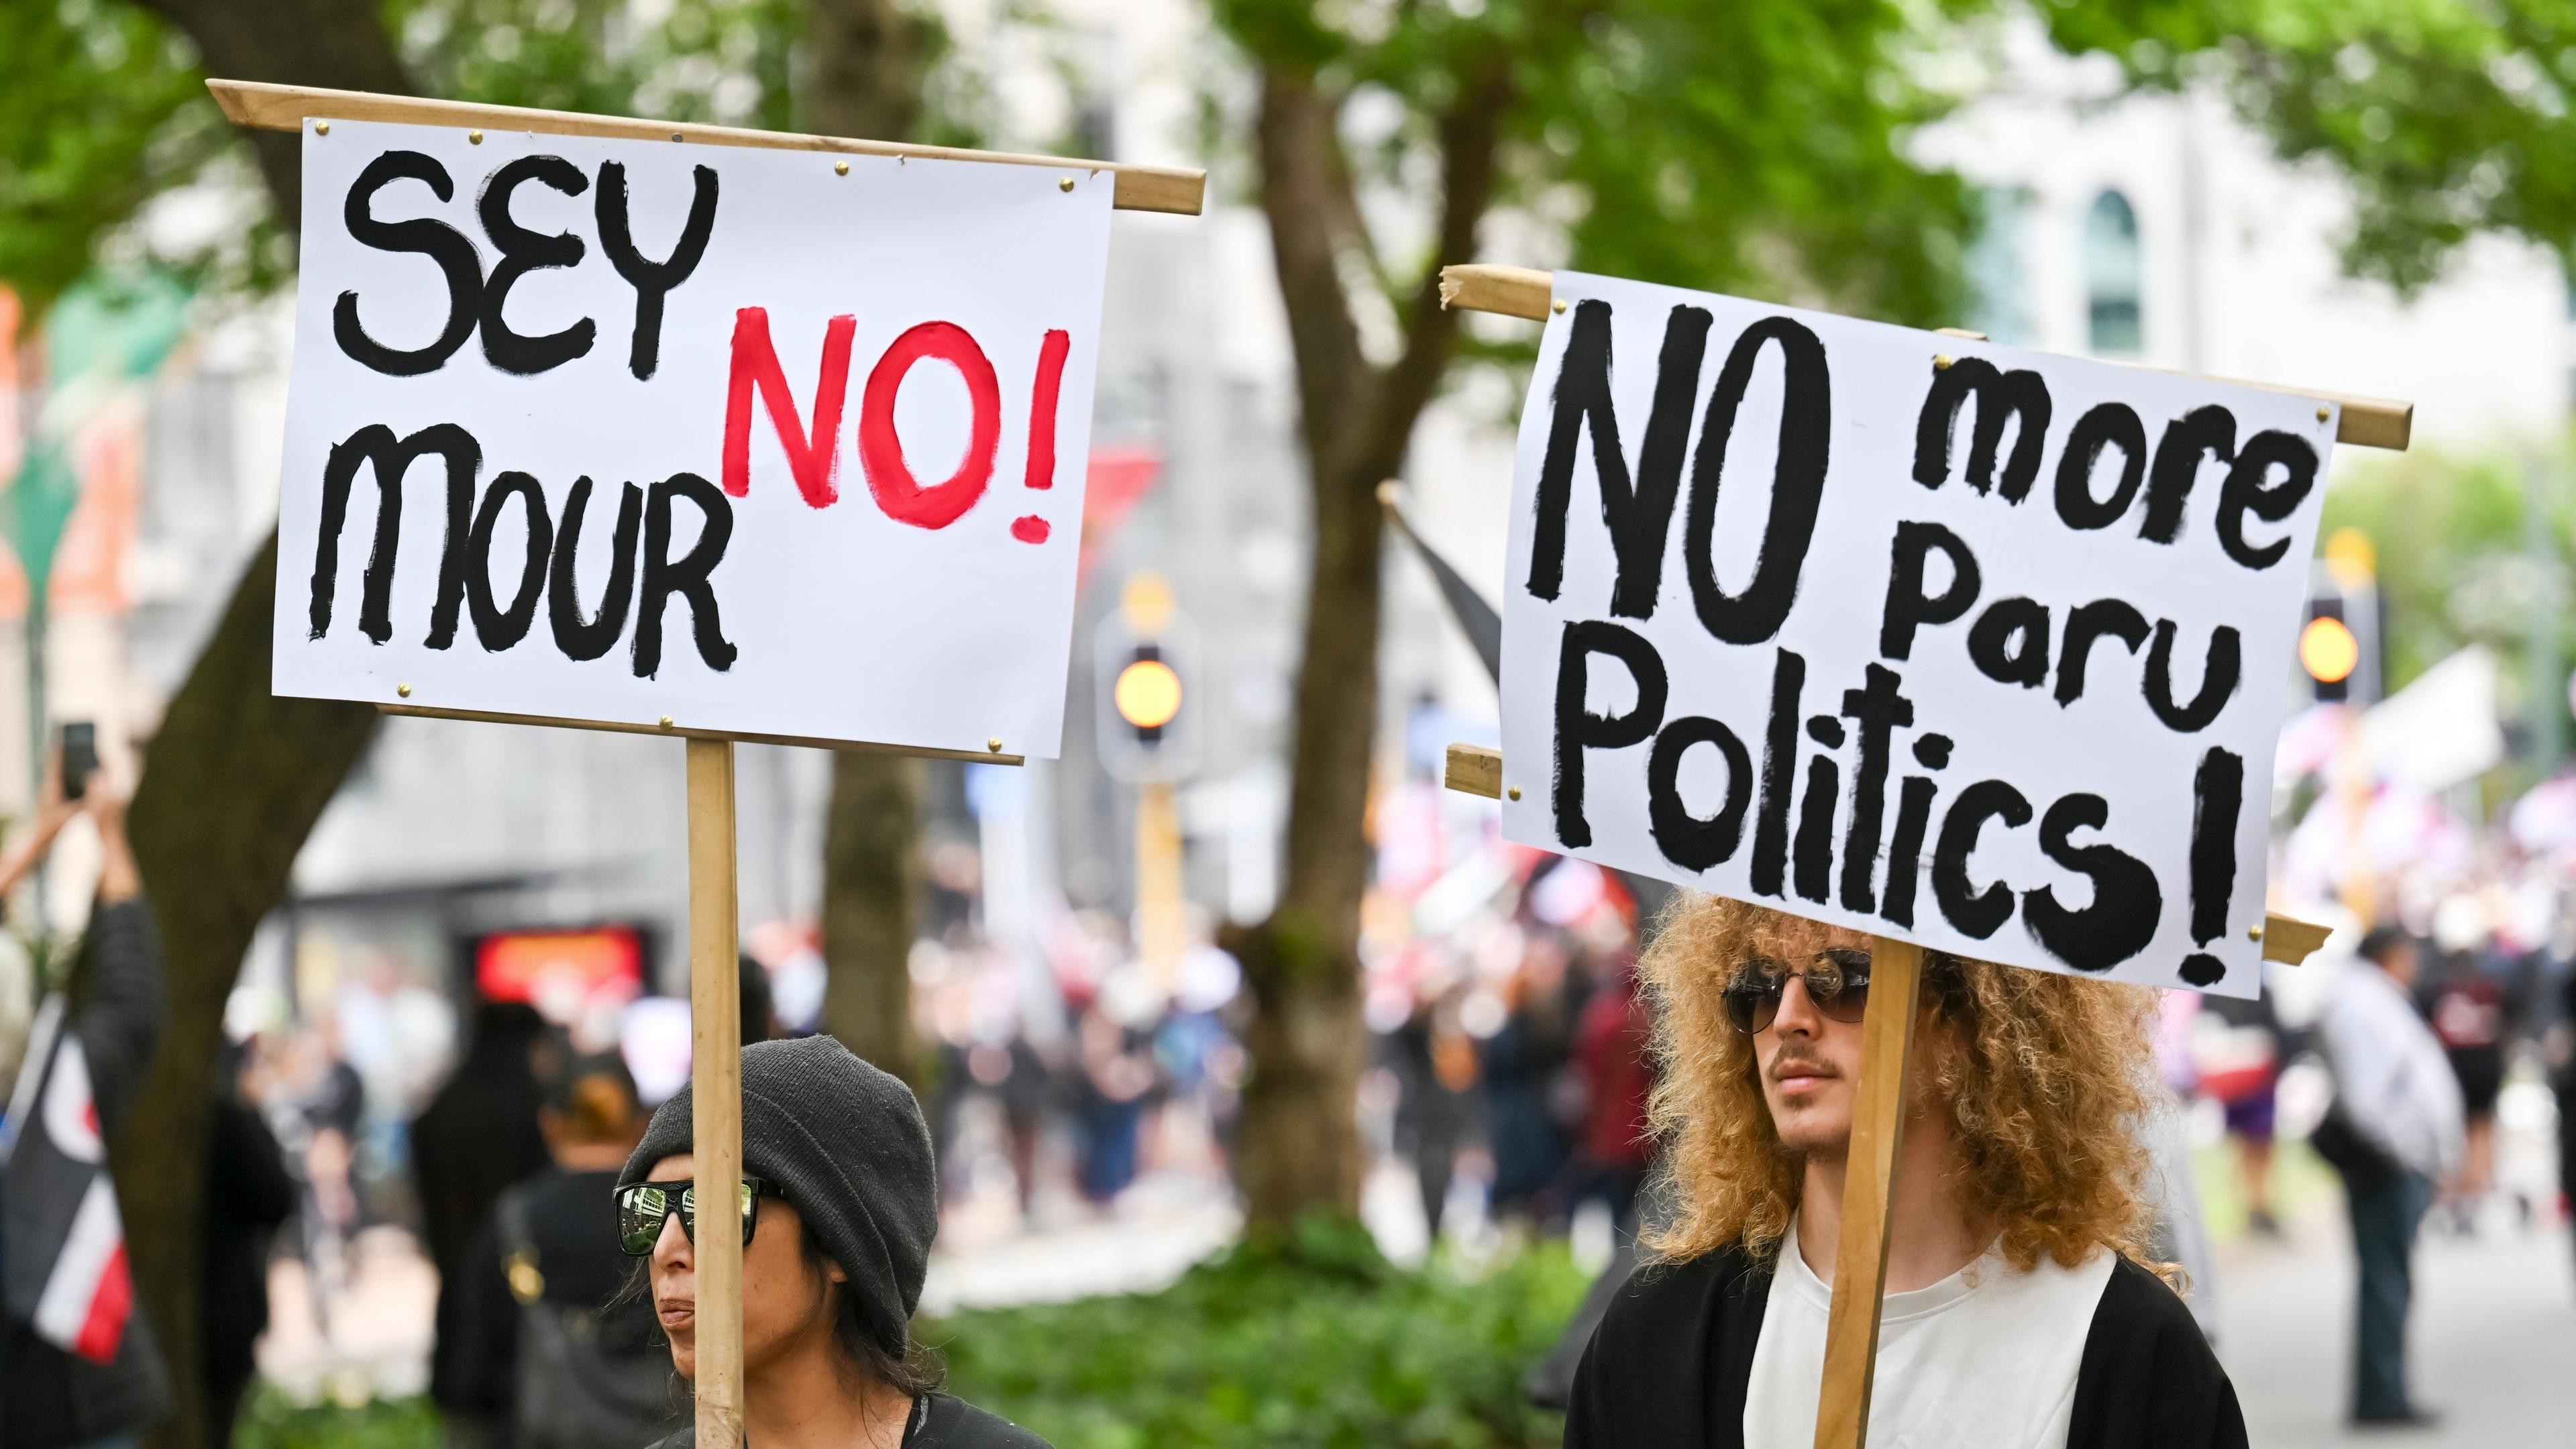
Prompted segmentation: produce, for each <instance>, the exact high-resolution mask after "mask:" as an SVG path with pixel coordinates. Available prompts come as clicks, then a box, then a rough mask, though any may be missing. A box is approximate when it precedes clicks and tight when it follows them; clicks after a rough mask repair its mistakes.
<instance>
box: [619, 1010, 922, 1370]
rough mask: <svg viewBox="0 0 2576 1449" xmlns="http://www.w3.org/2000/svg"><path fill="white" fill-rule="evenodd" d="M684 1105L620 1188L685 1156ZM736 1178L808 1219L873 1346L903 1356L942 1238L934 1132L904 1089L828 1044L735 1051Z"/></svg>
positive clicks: (657, 1119)
mask: <svg viewBox="0 0 2576 1449" xmlns="http://www.w3.org/2000/svg"><path fill="white" fill-rule="evenodd" d="M689 1096H690V1089H689V1088H687V1087H682V1088H681V1089H680V1092H679V1095H678V1096H675V1097H673V1098H671V1099H670V1100H669V1101H667V1102H664V1103H663V1104H662V1105H661V1107H660V1109H659V1110H657V1111H655V1112H654V1114H653V1123H652V1125H651V1126H649V1127H647V1128H646V1129H645V1130H644V1140H643V1141H642V1142H640V1143H637V1144H636V1147H635V1154H634V1155H633V1156H631V1157H629V1158H627V1159H626V1170H625V1171H624V1172H621V1173H619V1174H618V1175H617V1182H618V1185H619V1186H620V1187H623V1186H625V1185H626V1184H628V1183H633V1182H642V1181H644V1179H645V1174H646V1173H647V1172H649V1171H650V1170H651V1169H652V1166H653V1164H654V1163H656V1162H659V1161H661V1160H662V1159H663V1158H665V1157H671V1156H676V1155H678V1154H680V1153H683V1152H688V1151H690V1150H692V1143H693V1141H694V1138H693V1137H692V1134H691V1131H690V1118H689V1111H690V1108H689ZM742 1170H743V1171H744V1172H745V1173H746V1174H748V1175H750V1176H752V1177H758V1178H765V1179H767V1180H768V1181H769V1183H770V1184H771V1185H772V1186H774V1187H776V1188H777V1189H778V1194H779V1196H781V1197H783V1198H785V1199H786V1200H787V1202H788V1205H789V1206H791V1207H793V1208H795V1209H796V1211H797V1213H798V1214H799V1215H800V1216H802V1217H803V1218H804V1220H805V1231H806V1233H807V1234H808V1235H810V1236H811V1237H812V1238H813V1240H814V1242H815V1244H816V1246H818V1247H820V1248H821V1249H822V1250H823V1253H824V1255H825V1256H827V1257H829V1258H830V1259H831V1260H832V1261H833V1262H835V1263H838V1264H840V1265H841V1271H842V1272H844V1273H846V1274H848V1275H849V1279H850V1291H851V1296H852V1297H853V1298H854V1299H855V1300H856V1301H857V1304H858V1309H859V1321H860V1322H861V1323H863V1324H864V1325H866V1327H867V1330H868V1335H869V1337H871V1338H873V1339H874V1340H875V1341H876V1343H877V1346H878V1347H880V1348H882V1349H884V1350H885V1351H886V1353H887V1354H888V1355H889V1356H891V1357H893V1358H897V1359H900V1358H902V1357H903V1355H904V1345H905V1341H906V1336H907V1335H906V1330H907V1328H908V1326H909V1324H910V1322H911V1319H912V1310H913V1308H914V1307H915V1306H916V1305H918V1304H919V1303H920V1302H921V1280H922V1277H923V1275H924V1274H926V1273H927V1272H928V1271H929V1266H930V1240H931V1239H932V1238H933V1237H934V1236H936V1235H937V1234H938V1232H939V1188H938V1177H937V1172H936V1169H935V1168H934V1167H933V1166H932V1162H931V1155H930V1127H929V1124H927V1123H926V1122H924V1121H923V1120H922V1116H921V1104H920V1103H919V1102H917V1101H915V1100H914V1099H913V1095H912V1089H911V1088H910V1087H907V1086H905V1085H904V1084H903V1083H902V1082H900V1081H898V1080H896V1079H895V1078H894V1077H892V1076H889V1075H887V1074H886V1073H884V1072H881V1071H879V1070H877V1069H876V1068H875V1067H872V1066H870V1065H868V1064H867V1063H866V1062H863V1061H861V1060H859V1059H858V1058H857V1057H856V1056H853V1055H852V1054H851V1052H850V1049H849V1048H848V1047H845V1046H843V1045H841V1044H840V1043H839V1042H837V1041H834V1040H833V1039H832V1038H830V1037H828V1036H809V1037H804V1038H802V1039H799V1040H796V1041H764V1042H754V1043H752V1044H751V1045H750V1046H747V1047H744V1048H743V1049H742Z"/></svg>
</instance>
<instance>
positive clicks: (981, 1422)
mask: <svg viewBox="0 0 2576 1449" xmlns="http://www.w3.org/2000/svg"><path fill="white" fill-rule="evenodd" d="M697 1443H698V1431H697V1427H696V1426H695V1425H691V1426H690V1427H688V1428H685V1429H682V1430H681V1431H680V1432H678V1433H676V1434H673V1435H672V1436H671V1437H669V1438H667V1439H663V1440H660V1441H658V1442H656V1443H655V1444H654V1445H653V1446H652V1449H697ZM743 1449H752V1446H751V1445H750V1444H748V1443H746V1444H744V1445H743ZM903 1449H1049V1446H1048V1444H1047V1441H1045V1440H1044V1439H1041V1438H1039V1437H1038V1436H1037V1435H1035V1434H1032V1433H1030V1432H1029V1431H1028V1430H1026V1429H1023V1428H1021V1427H1020V1426H1019V1425H1017V1424H1014V1423H1012V1422H1011V1421H1010V1420H1008V1419H1005V1418H1002V1417H1000V1416H998V1415H994V1414H987V1413H985V1412H984V1411H983V1410H981V1409H979V1408H976V1407H975V1406H974V1405H973V1404H970V1403H968V1402H966V1401H965V1400H964V1399H960V1398H957V1397H955V1396H953V1395H949V1394H924V1395H922V1396H921V1397H920V1398H917V1399H915V1400H913V1401H912V1419H911V1421H910V1422H908V1423H906V1424H905V1425H904V1426H903Z"/></svg>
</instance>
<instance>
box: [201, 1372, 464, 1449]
mask: <svg viewBox="0 0 2576 1449" xmlns="http://www.w3.org/2000/svg"><path fill="white" fill-rule="evenodd" d="M445 1442H446V1438H445V1434H444V1432H443V1431H442V1429H441V1428H440V1424H439V1417H438V1410H436V1409H434V1408H432V1407H430V1402H429V1400H427V1399H425V1398H411V1399H369V1400H365V1401H362V1402H360V1403H358V1404H356V1405H354V1406H344V1405H341V1404H337V1403H334V1402H332V1401H331V1400H329V1399H324V1400H322V1401H321V1402H320V1403H314V1404H299V1403H297V1402H295V1401H294V1400H293V1399H290V1398H288V1397H287V1396H286V1395H285V1394H284V1393H283V1392H281V1391H280V1390H279V1389H278V1388H277V1386H276V1385H274V1384H261V1385H260V1386H259V1387H258V1390H257V1391H256V1392H255V1393H253V1394H252V1395H251V1399H250V1402H249V1403H248V1404H245V1405H243V1406H242V1413H241V1419H240V1421H239V1422H238V1423H237V1424H235V1425H234V1427H233V1449H442V1446H443V1445H444V1444H445Z"/></svg>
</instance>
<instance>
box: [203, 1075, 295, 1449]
mask: <svg viewBox="0 0 2576 1449" xmlns="http://www.w3.org/2000/svg"><path fill="white" fill-rule="evenodd" d="M256 1070H257V1043H256V1042H255V1041H254V1042H250V1043H244V1044H241V1045H237V1046H236V1045H230V1044H227V1045H226V1046H225V1048H224V1055H223V1059H222V1061H220V1062H219V1063H218V1064H217V1069H216V1077H215V1093H214V1120H213V1121H212V1122H211V1123H210V1124H208V1130H209V1133H210V1136H211V1142H210V1144H209V1146H208V1148H207V1151H206V1220H205V1239H204V1246H203V1248H202V1252H203V1254H204V1258H203V1260H202V1261H201V1262H200V1263H199V1264H198V1269H199V1274H200V1276H199V1277H198V1280H197V1352H198V1355H199V1361H200V1363H201V1365H202V1367H203V1369H204V1371H205V1396H206V1397H205V1412H206V1442H207V1443H208V1444H210V1445H212V1446H214V1449H224V1446H226V1445H229V1444H231V1443H232V1438H233V1422H234V1420H235V1419H237V1418H238V1417H239V1416H240V1413H241V1404H242V1398H243V1396H244V1395H245V1394H246V1393H248V1392H249V1389H250V1385H251V1381H252V1380H253V1379H254V1378H256V1377H257V1376H258V1372H259V1366H258V1362H257V1359H256V1358H255V1356H254V1355H253V1353H252V1349H253V1347H254V1346H255V1345H257V1343H258V1342H259V1336H260V1335H261V1334H263V1333H265V1332H267V1331H268V1255H269V1249H270V1247H271V1245H272V1242H273V1240H274V1239H275V1237H276V1234H277V1229H278V1226H279V1225H280V1224H282V1223H284V1222H285V1221H286V1220H287V1219H288V1218H289V1217H291V1216H293V1215H294V1212H295V1197H296V1194H295V1179H294V1177H293V1176H291V1175H290V1174H289V1173H288V1172H287V1170H286V1158H285V1154H284V1153H283V1152H281V1151H280V1150H279V1149H278V1145H277V1138H276V1137H275V1136H274V1135H273V1134H272V1133H270V1131H269V1130H268V1121H267V1119H266V1118H264V1117H262V1116H261V1115H260V1112H259V1109H258V1108H257V1107H254V1106H252V1105H251V1102H252V1099H253V1098H254V1097H255V1096H256V1095H257V1093H256V1092H255V1091H254V1090H253V1089H252V1087H251V1084H250V1082H249V1081H248V1080H247V1079H248V1078H249V1077H250V1076H252V1075H253V1074H254V1073H255V1072H256Z"/></svg>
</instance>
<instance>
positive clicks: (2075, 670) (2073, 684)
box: [2057, 599, 2147, 709]
mask: <svg viewBox="0 0 2576 1449" xmlns="http://www.w3.org/2000/svg"><path fill="white" fill-rule="evenodd" d="M2101 639H2117V640H2119V641H2120V642H2121V643H2123V644H2126V645H2128V646H2129V652H2130V653H2132V654H2135V653H2137V652H2138V650H2139V648H2140V646H2142V645H2144V644H2145V643H2146V642H2147V616H2146V615H2144V614H2141V613H2139V612H2138V611H2137V609H2136V607H2135V606H2134V605H2131V604H2129V603H2127V602H2126V601H2124V600H2120V599H2095V600H2094V601H2093V602H2091V603H2089V604H2078V605H2076V606H2075V609H2074V611H2073V612H2072V613H2069V614H2068V615H2067V616H2066V643H2065V644H2064V645H2063V646H2062V647H2060V648H2059V650H2058V651H2057V704H2058V707H2059V708H2060V709H2063V708H2065V707H2066V706H2067V705H2070V704H2073V703H2074V702H2075V701H2077V700H2079V699H2081V698H2083V697H2084V666H2085V664H2086V663H2087V662H2088V661H2089V660H2090V659H2091V658H2092V657H2093V645H2094V642H2095V641H2097V640H2101Z"/></svg>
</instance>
